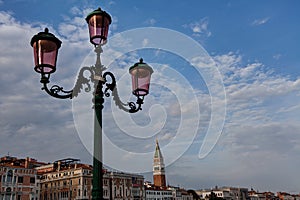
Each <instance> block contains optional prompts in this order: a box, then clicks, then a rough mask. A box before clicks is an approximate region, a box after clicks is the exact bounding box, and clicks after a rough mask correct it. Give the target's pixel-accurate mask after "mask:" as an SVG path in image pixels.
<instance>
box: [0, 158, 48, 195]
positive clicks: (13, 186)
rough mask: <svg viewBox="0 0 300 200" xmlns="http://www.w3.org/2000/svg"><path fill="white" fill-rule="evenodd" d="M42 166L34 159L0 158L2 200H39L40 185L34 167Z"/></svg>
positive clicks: (0, 192) (0, 191) (0, 193)
mask: <svg viewBox="0 0 300 200" xmlns="http://www.w3.org/2000/svg"><path fill="white" fill-rule="evenodd" d="M42 164H43V163H38V162H37V161H36V160H35V159H32V158H26V159H18V158H16V157H11V156H5V157H2V158H0V199H1V200H38V199H39V196H38V193H39V185H38V181H37V171H36V170H35V169H34V167H37V166H40V165H42Z"/></svg>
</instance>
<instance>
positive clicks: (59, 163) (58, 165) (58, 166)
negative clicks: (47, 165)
mask: <svg viewBox="0 0 300 200" xmlns="http://www.w3.org/2000/svg"><path fill="white" fill-rule="evenodd" d="M60 165H61V162H60V161H58V162H57V171H60Z"/></svg>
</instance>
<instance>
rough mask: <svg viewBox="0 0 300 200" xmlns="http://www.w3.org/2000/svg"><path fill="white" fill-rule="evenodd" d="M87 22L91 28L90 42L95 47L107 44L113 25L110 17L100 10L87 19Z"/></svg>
mask: <svg viewBox="0 0 300 200" xmlns="http://www.w3.org/2000/svg"><path fill="white" fill-rule="evenodd" d="M86 21H87V23H88V26H89V33H90V42H91V43H92V44H94V45H103V44H105V43H106V42H107V36H108V29H109V25H110V24H111V17H110V15H109V14H107V13H106V12H105V11H102V10H101V8H98V9H97V10H94V11H93V12H91V13H90V14H89V15H88V16H87V17H86Z"/></svg>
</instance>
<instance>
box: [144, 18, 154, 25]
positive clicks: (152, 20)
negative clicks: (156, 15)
mask: <svg viewBox="0 0 300 200" xmlns="http://www.w3.org/2000/svg"><path fill="white" fill-rule="evenodd" d="M146 24H147V25H150V26H154V25H155V24H156V20H155V19H153V18H151V19H148V20H147V21H146Z"/></svg>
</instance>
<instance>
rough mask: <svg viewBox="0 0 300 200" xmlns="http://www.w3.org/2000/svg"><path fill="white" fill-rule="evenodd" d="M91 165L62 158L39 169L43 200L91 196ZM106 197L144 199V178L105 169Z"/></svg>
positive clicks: (63, 199)
mask: <svg viewBox="0 0 300 200" xmlns="http://www.w3.org/2000/svg"><path fill="white" fill-rule="evenodd" d="M92 170H93V168H92V166H91V165H87V164H82V163H79V160H78V159H71V158H67V159H62V160H58V161H55V162H54V163H52V164H48V165H45V166H41V167H38V168H37V172H38V175H39V177H40V188H41V191H40V200H48V199H51V200H73V199H76V200H79V199H81V200H88V199H92V195H91V192H92V178H93V174H92ZM103 172H104V174H103V198H104V199H106V200H144V198H145V194H144V184H143V183H144V177H143V176H142V175H138V174H129V173H123V172H113V171H108V170H106V169H103Z"/></svg>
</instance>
